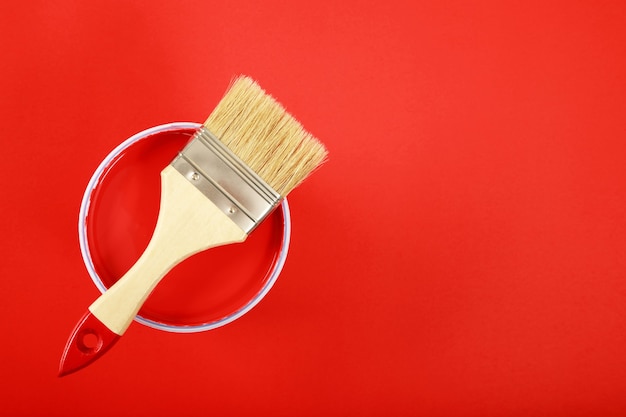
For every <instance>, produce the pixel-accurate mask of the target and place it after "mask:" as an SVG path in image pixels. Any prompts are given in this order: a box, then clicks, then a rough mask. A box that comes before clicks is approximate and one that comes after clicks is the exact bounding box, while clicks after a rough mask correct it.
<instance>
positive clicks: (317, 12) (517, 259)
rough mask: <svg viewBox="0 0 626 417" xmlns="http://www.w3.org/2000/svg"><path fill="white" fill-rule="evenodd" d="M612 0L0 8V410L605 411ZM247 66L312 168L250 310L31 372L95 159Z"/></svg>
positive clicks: (623, 315)
mask: <svg viewBox="0 0 626 417" xmlns="http://www.w3.org/2000/svg"><path fill="white" fill-rule="evenodd" d="M624 22H626V6H624V3H623V2H593V1H589V2H569V1H568V2H561V3H558V2H543V1H542V2H530V3H529V2H521V1H520V2H499V1H494V2H438V1H433V2H395V1H370V2H366V1H363V2H357V1H316V2H285V1H264V2H249V1H238V2H212V1H195V2H192V1H184V2H158V1H144V2H139V1H107V2H105V1H69V0H68V1H57V2H48V1H40V2H22V1H9V2H6V1H5V2H2V3H1V5H0V118H1V119H0V126H2V127H1V128H0V129H1V130H0V132H1V135H0V137H1V140H2V151H3V158H2V175H1V177H0V190H1V192H2V199H1V201H2V202H1V203H0V204H1V209H2V216H1V218H0V228H1V229H0V230H1V232H2V240H1V243H0V245H1V246H0V250H1V253H2V254H3V260H2V262H1V263H0V273H1V274H0V276H1V279H0V297H1V298H0V313H1V314H2V330H3V334H4V336H3V342H2V347H1V348H0V353H1V358H2V359H1V361H2V377H3V384H2V385H3V388H2V390H1V391H0V398H1V403H2V408H1V411H0V413H1V414H6V415H13V416H19V415H50V416H54V415H59V416H61V415H63V416H70V415H92V416H99V415H119V416H126V415H128V416H131V415H132V416H137V415H151V416H160V415H164V416H166V415H181V416H186V415H221V416H230V415H232V416H241V415H259V416H265V415H272V416H280V415H285V416H286V415H301V416H304V415H331V416H332V415H342V416H343V415H361V416H366V415H373V416H374V415H375V416H378V415H398V416H400V415H430V416H477V415H481V416H482V415H499V416H516V415H525V416H527V415H552V416H556V415H564V416H587V415H589V416H592V415H594V416H595V415H604V416H608V415H621V416H623V415H626V396H624V392H625V390H626V355H625V354H624V352H625V348H626V281H625V279H624V278H625V277H624V275H625V273H624V272H625V269H626V261H625V260H626V256H625V255H626V253H625V251H626V218H625V216H624V215H625V209H626V196H625V190H624V185H625V180H626V164H625V163H624V161H625V159H626V158H625V157H626V141H625V134H626V117H625V116H626V114H625V109H626V106H625V104H626V103H625V97H626V25H625V24H624ZM240 73H244V74H249V75H252V76H253V77H255V78H256V79H258V80H259V82H260V83H261V84H262V85H263V86H264V87H265V88H266V89H267V90H268V91H269V92H271V93H272V94H273V95H275V96H276V97H277V98H278V99H279V100H280V101H281V102H283V104H285V105H286V107H287V108H288V109H289V110H290V111H291V112H293V113H294V114H295V115H296V116H297V118H298V119H299V120H301V121H302V122H303V124H304V125H305V126H306V127H307V128H308V129H309V130H311V131H312V132H313V133H314V134H316V135H317V136H318V137H319V138H320V139H322V140H323V141H324V142H325V143H326V144H327V145H328V148H329V149H330V154H331V161H330V162H329V163H328V164H327V165H326V166H325V167H324V168H323V169H322V170H320V171H319V172H318V173H316V174H315V176H313V177H312V178H311V179H310V180H309V181H308V182H307V183H305V184H304V185H303V186H302V187H301V188H300V189H298V190H296V191H295V192H294V193H293V194H292V195H290V203H291V209H292V215H293V236H292V245H291V250H290V254H289V258H288V260H287V264H286V266H285V269H284V271H283V274H282V275H281V277H280V278H279V280H278V282H277V284H276V286H275V287H274V288H273V290H272V291H271V292H270V293H269V295H268V296H267V298H266V299H265V300H263V302H261V304H259V305H258V306H257V307H256V308H255V309H253V310H252V311H251V312H250V313H249V314H248V315H246V316H244V318H242V319H241V320H239V321H237V322H235V323H233V324H231V325H228V326H226V327H223V328H220V329H218V330H215V331H211V332H205V333H201V334H193V335H177V334H169V333H164V332H160V331H156V330H152V329H149V328H146V327H144V326H141V325H139V324H133V325H132V326H131V328H130V329H129V331H128V332H127V334H126V335H125V336H124V338H123V339H122V340H121V341H120V342H119V343H118V345H117V346H116V347H115V348H114V349H113V350H112V351H111V352H110V353H108V354H107V356H106V357H105V358H103V359H101V360H100V361H98V362H97V363H94V364H93V365H92V366H90V367H89V368H87V369H85V370H83V371H81V372H79V373H77V374H74V375H71V376H68V377H66V378H62V379H58V378H57V377H56V372H57V366H58V361H59V358H60V355H61V351H62V348H63V346H64V344H65V341H66V338H67V336H68V334H69V332H70V330H71V329H72V327H73V325H74V323H75V322H76V320H77V319H78V318H79V317H80V315H81V314H82V313H83V311H84V310H85V308H86V307H87V305H89V303H90V302H91V301H92V300H93V299H94V298H95V297H96V296H97V295H98V291H97V289H96V288H95V286H94V285H93V284H92V282H91V280H90V279H89V277H88V275H87V273H86V271H85V268H84V266H83V264H82V260H81V257H80V251H79V247H78V238H77V230H76V228H77V227H76V224H77V216H78V208H79V204H80V199H81V197H82V193H83V191H84V188H85V186H86V184H87V181H88V179H89V177H90V176H91V174H92V172H93V171H94V170H95V168H96V167H97V165H98V163H99V162H100V161H101V160H102V158H103V157H104V156H105V155H106V154H107V153H109V152H110V151H111V150H112V149H113V148H114V147H115V146H116V145H118V144H119V143H120V142H121V141H122V140H123V139H125V138H127V137H129V136H130V135H132V134H134V133H136V132H138V131H141V130H143V129H145V128H148V127H150V126H154V125H158V124H162V123H166V122H170V121H198V122H201V121H203V120H204V119H205V118H206V116H207V115H208V113H209V112H210V110H211V109H212V108H213V106H214V105H215V104H216V103H217V101H218V100H219V98H220V97H221V94H222V93H223V91H224V89H225V87H226V86H227V85H228V83H229V81H230V79H231V78H232V77H233V76H234V75H237V74H240Z"/></svg>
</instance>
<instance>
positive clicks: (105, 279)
mask: <svg viewBox="0 0 626 417" xmlns="http://www.w3.org/2000/svg"><path fill="white" fill-rule="evenodd" d="M200 126H201V125H200V124H197V123H189V122H179V123H170V124H165V125H161V126H157V127H154V128H151V129H147V130H145V131H143V132H140V133H138V134H136V135H134V136H132V137H130V138H129V139H127V140H126V141H124V142H123V143H122V144H121V145H119V146H118V147H117V148H115V149H114V150H113V151H112V152H111V153H110V154H109V155H108V156H107V157H106V158H105V159H104V160H103V161H102V163H101V164H100V166H99V167H98V169H97V170H96V171H95V173H94V174H93V176H92V178H91V180H90V181H89V184H88V186H87V189H86V190H85V194H84V196H83V200H82V204H81V207H80V214H79V224H78V229H79V239H80V248H81V253H82V256H83V260H84V262H85V266H86V267H87V271H88V272H89V275H90V276H91V279H92V280H93V282H94V283H95V284H96V286H97V287H98V289H99V290H100V291H102V292H104V291H106V289H107V288H109V287H110V286H111V285H113V284H114V283H115V282H116V281H117V280H118V279H120V278H121V277H122V276H123V275H124V273H125V272H126V271H127V270H128V269H130V267H131V266H132V265H133V264H134V263H135V261H137V259H139V257H140V256H141V254H142V253H143V251H144V249H145V248H146V246H147V245H148V242H149V240H150V237H151V236H152V232H153V230H154V227H155V225H156V220H157V216H158V212H159V200H160V192H161V187H160V172H161V170H163V168H165V167H166V166H167V165H168V164H169V163H170V162H171V161H172V160H173V159H174V158H175V157H176V155H177V154H178V152H179V151H181V150H182V148H183V147H184V146H185V145H186V144H187V142H189V140H190V139H191V137H192V136H193V134H194V133H195V131H196V130H197V129H198V128H199V127H200ZM290 234H291V219H290V213H289V205H288V203H287V199H284V200H283V202H282V204H281V206H280V207H278V208H277V209H276V210H274V212H272V213H271V214H270V215H269V216H268V217H267V218H266V219H265V220H264V221H263V222H262V223H261V224H260V225H259V226H258V227H257V228H256V229H255V230H254V232H253V233H251V234H250V236H249V237H248V238H247V239H246V241H244V242H243V243H236V244H232V245H227V246H221V247H217V248H212V249H209V250H206V251H203V252H200V253H198V254H196V255H193V256H192V257H190V258H188V259H186V260H184V261H183V262H182V263H180V264H179V265H177V266H176V267H174V268H173V269H172V270H171V271H170V272H169V273H168V274H167V275H166V276H165V277H164V278H163V280H162V281H161V282H160V283H159V285H158V286H157V287H156V289H155V290H154V291H153V293H152V294H151V295H150V297H148V300H147V301H146V302H145V304H144V305H143V306H142V308H141V310H140V311H139V314H138V315H137V317H136V318H135V320H136V321H138V322H140V323H142V324H145V325H147V326H150V327H153V328H155V329H159V330H165V331H170V332H180V333H190V332H199V331H205V330H211V329H214V328H216V327H219V326H223V325H225V324H227V323H230V322H232V321H233V320H236V319H237V318H239V317H241V316H242V315H244V314H245V313H247V312H248V311H249V310H250V309H252V308H253V307H254V306H255V305H256V304H257V303H259V301H261V299H263V297H265V295H266V294H267V293H268V291H269V290H270V289H271V288H272V286H273V285H274V283H275V282H276V279H277V278H278V275H279V274H280V271H281V270H282V267H283V265H284V263H285V259H286V257H287V251H288V248H289V239H290Z"/></svg>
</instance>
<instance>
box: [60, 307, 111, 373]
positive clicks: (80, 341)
mask: <svg viewBox="0 0 626 417" xmlns="http://www.w3.org/2000/svg"><path fill="white" fill-rule="evenodd" d="M119 338H120V336H119V335H118V334H116V333H114V332H112V331H111V330H110V329H109V328H108V327H107V326H106V325H105V324H104V323H102V322H101V321H100V320H98V319H97V318H96V316H94V315H93V314H91V312H90V311H89V310H87V312H85V314H84V315H83V317H81V319H80V320H79V321H78V323H77V324H76V327H75V328H74V330H73V331H72V334H71V335H70V337H69V339H68V340H67V343H66V344H65V350H64V351H63V356H62V357H61V363H60V365H59V376H60V377H61V376H66V375H69V374H71V373H73V372H76V371H78V370H80V369H82V368H84V367H85V366H87V365H89V364H90V363H92V362H94V361H95V360H96V359H98V358H100V357H101V356H102V355H104V354H105V353H106V352H107V351H108V350H109V349H111V348H112V347H113V345H114V344H115V342H117V341H118V340H119Z"/></svg>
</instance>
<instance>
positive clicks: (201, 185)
mask: <svg viewBox="0 0 626 417" xmlns="http://www.w3.org/2000/svg"><path fill="white" fill-rule="evenodd" d="M171 165H172V166H173V167H174V168H175V169H176V170H177V171H178V172H180V173H181V174H182V175H183V176H185V178H187V179H188V180H189V182H191V183H192V184H193V185H194V186H195V187H196V188H197V189H198V190H199V191H200V192H202V194H204V195H205V196H206V197H207V198H208V199H210V200H211V201H212V202H213V203H214V204H215V205H216V206H217V207H218V208H219V209H220V210H222V212H224V214H226V215H227V216H228V217H230V218H231V219H232V221H233V222H235V223H236V224H237V225H238V226H239V227H241V229H242V230H243V231H245V232H246V233H248V234H249V233H250V232H251V231H252V230H254V228H255V227H256V226H257V225H258V224H259V223H260V222H261V221H262V220H263V219H264V218H265V217H266V216H267V215H268V214H269V213H270V212H271V211H272V210H273V209H274V207H276V206H277V205H278V204H279V203H280V201H281V200H282V197H281V196H280V195H279V194H278V193H277V192H276V191H274V190H273V189H272V187H270V186H269V185H268V184H267V183H266V182H265V181H263V179H262V178H261V177H259V176H258V175H257V174H256V173H255V172H254V171H252V170H251V169H250V168H249V167H248V166H247V165H246V164H244V163H243V161H241V159H239V157H237V155H235V154H234V153H233V152H232V151H231V150H230V149H228V148H227V147H226V145H224V144H223V143H222V142H220V140H219V139H217V138H216V137H215V136H214V135H213V134H212V133H211V132H209V130H208V129H206V128H205V127H201V128H200V129H199V130H198V132H197V133H196V134H195V135H194V137H193V138H192V139H191V141H190V142H189V143H188V144H187V146H186V147H185V148H184V149H183V150H182V151H181V152H180V153H179V154H178V156H177V157H176V159H174V161H172V163H171Z"/></svg>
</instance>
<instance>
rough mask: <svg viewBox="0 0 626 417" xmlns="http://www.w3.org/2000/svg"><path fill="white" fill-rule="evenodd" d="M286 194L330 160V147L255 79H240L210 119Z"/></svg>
mask: <svg viewBox="0 0 626 417" xmlns="http://www.w3.org/2000/svg"><path fill="white" fill-rule="evenodd" d="M204 125H205V126H206V128H207V129H208V130H209V131H211V132H212V133H213V134H214V135H215V136H216V137H217V138H219V140H220V141H221V142H222V143H224V144H225V145H226V146H227V147H228V148H229V149H230V150H231V151H232V152H233V153H234V154H235V155H237V156H238V157H239V158H240V159H241V160H242V161H243V162H244V163H245V164H246V165H248V167H250V168H251V169H252V170H253V171H255V172H256V173H257V174H258V175H259V176H260V177H261V178H262V179H263V180H264V181H265V182H266V183H267V184H269V185H270V186H271V187H272V188H273V189H274V190H275V191H276V192H278V193H279V194H280V195H281V196H283V197H284V196H286V195H287V194H288V193H289V192H290V191H291V190H292V189H293V188H295V187H296V186H297V185H298V184H300V183H301V182H302V181H303V180H304V179H305V178H306V177H307V176H308V175H309V174H311V173H312V172H313V171H314V170H315V168H317V167H318V166H319V165H320V164H322V163H323V162H324V160H325V159H326V155H327V151H326V148H325V147H324V145H323V144H322V143H320V142H319V141H318V140H317V139H316V138H315V137H314V136H313V135H311V134H310V133H309V132H307V131H306V130H305V129H304V128H303V127H302V125H301V124H300V123H299V122H298V121H297V120H296V119H294V118H293V117H292V116H291V115H290V114H289V113H287V111H286V110H285V109H284V107H283V106H282V105H281V104H280V103H278V102H277V101H276V100H275V99H274V98H273V97H271V96H270V95H268V94H266V93H265V91H264V90H263V89H262V88H261V87H260V86H259V85H258V84H257V83H256V82H255V81H254V80H252V79H251V78H249V77H246V76H241V77H239V78H237V79H236V80H235V81H234V82H233V84H232V85H231V87H230V88H229V90H228V91H227V92H226V94H225V95H224V97H223V98H222V100H221V101H220V102H219V104H218V105H217V107H215V109H214V110H213V112H212V113H211V115H210V116H209V118H208V119H207V121H206V122H205V123H204Z"/></svg>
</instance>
